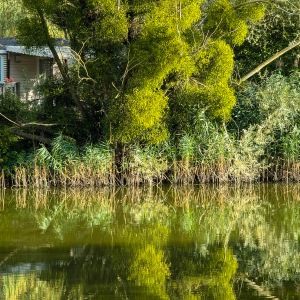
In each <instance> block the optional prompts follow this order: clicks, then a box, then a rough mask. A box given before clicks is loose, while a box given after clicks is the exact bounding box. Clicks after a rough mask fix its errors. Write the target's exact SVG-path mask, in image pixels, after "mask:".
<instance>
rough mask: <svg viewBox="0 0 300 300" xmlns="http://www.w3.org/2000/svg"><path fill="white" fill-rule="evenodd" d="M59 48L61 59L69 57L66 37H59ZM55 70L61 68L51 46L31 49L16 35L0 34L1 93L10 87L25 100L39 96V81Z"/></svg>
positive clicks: (35, 98) (33, 99)
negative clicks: (56, 63) (1, 36)
mask: <svg viewBox="0 0 300 300" xmlns="http://www.w3.org/2000/svg"><path fill="white" fill-rule="evenodd" d="M56 50H57V52H58V53H59V55H60V56H61V58H62V59H68V58H69V57H70V48H69V46H68V44H67V42H66V41H65V40H58V42H57V46H56ZM55 73H58V69H57V67H56V65H55V63H54V60H53V55H52V53H51V51H50V50H49V49H48V48H46V47H43V48H38V49H28V48H26V47H24V46H22V45H19V44H18V43H17V41H16V40H15V39H12V38H0V94H3V93H5V91H7V90H8V89H10V90H11V91H12V92H13V93H14V94H16V95H17V96H19V97H20V99H21V100H22V101H35V100H39V99H40V95H39V93H38V91H37V89H36V87H37V84H38V83H39V82H40V80H41V79H45V78H47V77H49V76H52V75H53V74H55Z"/></svg>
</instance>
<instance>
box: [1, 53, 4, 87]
mask: <svg viewBox="0 0 300 300" xmlns="http://www.w3.org/2000/svg"><path fill="white" fill-rule="evenodd" d="M4 80H5V78H4V59H3V55H0V83H4Z"/></svg>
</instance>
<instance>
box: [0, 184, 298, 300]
mask: <svg viewBox="0 0 300 300" xmlns="http://www.w3.org/2000/svg"><path fill="white" fill-rule="evenodd" d="M299 237H300V185H289V186H287V185H252V186H243V187H235V186H221V187H210V186H200V187H181V188H178V187H177V188H174V187H173V188H172V187H164V188H144V189H134V190H132V189H120V190H108V189H107V190H106V189H103V190H97V191H95V190H91V191H90V190H79V191H74V190H66V191H59V190H54V191H52V190H44V191H38V190H12V191H11V190H5V191H3V190H2V191H1V190H0V299H9V300H14V299H16V300H17V299H39V300H40V299H54V300H55V299H208V300H210V299H218V300H219V299H221V300H222V299H224V300H231V299H283V300H286V299H288V300H292V299H300V251H299V246H300V238H299Z"/></svg>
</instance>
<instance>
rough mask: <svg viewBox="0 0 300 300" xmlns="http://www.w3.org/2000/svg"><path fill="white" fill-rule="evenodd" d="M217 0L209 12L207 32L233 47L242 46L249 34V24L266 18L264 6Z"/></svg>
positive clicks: (256, 3)
mask: <svg viewBox="0 0 300 300" xmlns="http://www.w3.org/2000/svg"><path fill="white" fill-rule="evenodd" d="M232 2H233V1H228V0H216V1H213V3H212V4H211V5H210V6H209V8H208V10H207V21H206V24H205V26H204V28H205V31H208V32H210V33H211V34H212V35H213V36H214V38H215V39H219V38H221V39H224V40H225V41H226V42H228V43H229V44H231V45H241V44H242V43H243V42H244V40H245V38H246V36H247V33H248V26H247V22H249V21H257V20H260V19H261V18H262V17H263V16H264V4H262V3H259V2H254V3H250V4H246V5H242V4H244V3H246V2H247V1H245V0H242V1H234V2H235V3H232Z"/></svg>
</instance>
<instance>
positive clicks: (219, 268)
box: [172, 247, 237, 300]
mask: <svg viewBox="0 0 300 300" xmlns="http://www.w3.org/2000/svg"><path fill="white" fill-rule="evenodd" d="M193 250H194V251H193V254H192V256H190V257H189V256H188V255H191V249H185V248H183V249H181V248H178V247H176V249H174V252H173V255H174V254H176V256H174V257H173V260H172V263H173V264H172V265H174V264H179V266H178V269H180V271H179V273H178V274H177V275H176V277H175V278H174V279H175V280H176V281H175V282H176V285H175V290H176V292H175V293H177V294H178V295H180V297H179V298H178V299H216V300H217V299H226V300H230V299H235V296H234V292H233V286H232V279H233V276H234V275H235V273H236V270H237V261H236V258H235V257H234V256H233V253H232V250H230V249H227V250H225V249H224V248H221V249H211V250H210V252H209V254H208V255H206V256H205V257H203V256H201V255H199V254H197V250H196V249H193ZM185 251H187V252H185ZM174 268H177V266H175V267H174ZM172 274H173V272H172ZM175 274H176V272H175ZM173 288H174V287H172V289H173Z"/></svg>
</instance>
